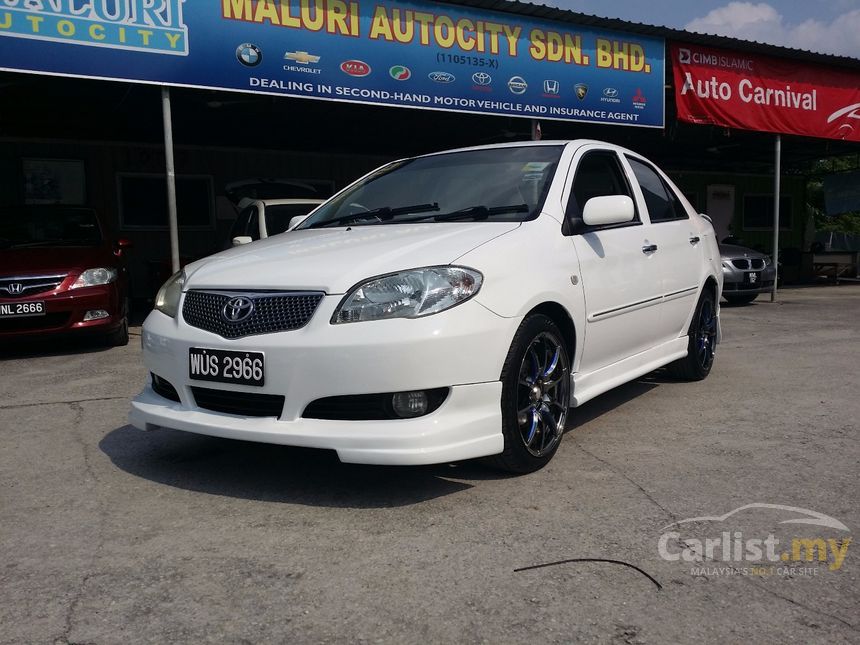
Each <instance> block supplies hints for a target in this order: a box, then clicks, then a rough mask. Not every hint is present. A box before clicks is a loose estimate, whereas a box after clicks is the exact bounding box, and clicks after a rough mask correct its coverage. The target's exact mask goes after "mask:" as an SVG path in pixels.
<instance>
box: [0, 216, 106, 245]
mask: <svg viewBox="0 0 860 645" xmlns="http://www.w3.org/2000/svg"><path fill="white" fill-rule="evenodd" d="M101 242H102V233H101V229H100V228H99V223H98V219H97V218H96V214H95V212H93V211H91V210H87V209H83V208H62V207H44V208H38V207H35V208H23V209H10V210H8V211H3V212H0V248H10V247H15V246H98V245H99V244H101Z"/></svg>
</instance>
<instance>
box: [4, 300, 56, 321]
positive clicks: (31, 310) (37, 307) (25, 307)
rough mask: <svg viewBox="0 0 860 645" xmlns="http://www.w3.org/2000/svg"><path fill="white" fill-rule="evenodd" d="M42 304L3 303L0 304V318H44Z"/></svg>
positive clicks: (43, 305) (43, 306) (43, 304)
mask: <svg viewBox="0 0 860 645" xmlns="http://www.w3.org/2000/svg"><path fill="white" fill-rule="evenodd" d="M44 315H45V303H44V302H3V303H0V318H21V317H23V316H44Z"/></svg>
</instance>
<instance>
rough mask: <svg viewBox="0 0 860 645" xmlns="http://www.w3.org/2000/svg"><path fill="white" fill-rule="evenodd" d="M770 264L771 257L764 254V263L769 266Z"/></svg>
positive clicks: (771, 261) (771, 262)
mask: <svg viewBox="0 0 860 645" xmlns="http://www.w3.org/2000/svg"><path fill="white" fill-rule="evenodd" d="M771 264H773V258H772V257H770V256H769V255H766V256H764V265H765V266H766V267H769V266H770V265H771Z"/></svg>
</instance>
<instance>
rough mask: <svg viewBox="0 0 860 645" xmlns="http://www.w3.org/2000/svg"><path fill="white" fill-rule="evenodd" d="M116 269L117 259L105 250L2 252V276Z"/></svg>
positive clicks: (36, 249) (75, 247)
mask: <svg viewBox="0 0 860 645" xmlns="http://www.w3.org/2000/svg"><path fill="white" fill-rule="evenodd" d="M114 265H116V258H115V257H114V256H113V253H111V252H110V250H109V249H107V248H106V247H104V246H100V247H92V246H87V247H84V246H61V247H56V246H55V247H36V248H23V249H0V275H7V276H11V275H15V276H23V275H39V274H48V273H71V272H73V271H74V272H80V271H84V270H86V269H93V268H95V267H102V266H114Z"/></svg>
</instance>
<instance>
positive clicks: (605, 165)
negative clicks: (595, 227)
mask: <svg viewBox="0 0 860 645" xmlns="http://www.w3.org/2000/svg"><path fill="white" fill-rule="evenodd" d="M606 195H627V196H628V197H630V198H632V197H633V196H632V195H631V193H630V186H629V185H628V183H627V179H626V178H625V175H624V171H623V170H622V169H621V165H620V164H619V163H618V157H616V155H615V154H614V153H612V152H607V151H598V152H588V153H586V154H585V155H584V156H583V157H582V160H581V161H580V162H579V166H578V167H577V169H576V177H575V178H574V180H573V188H572V190H571V191H570V197H569V198H568V201H567V210H566V215H567V217H568V219H571V218H573V219H577V218H581V217H582V209H583V208H584V207H585V202H587V201H588V200H589V199H591V198H592V197H603V196H606ZM638 220H639V217H638V215H637V216H636V217H635V219H634V220H633V222H634V223H635V222H638Z"/></svg>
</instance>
